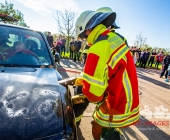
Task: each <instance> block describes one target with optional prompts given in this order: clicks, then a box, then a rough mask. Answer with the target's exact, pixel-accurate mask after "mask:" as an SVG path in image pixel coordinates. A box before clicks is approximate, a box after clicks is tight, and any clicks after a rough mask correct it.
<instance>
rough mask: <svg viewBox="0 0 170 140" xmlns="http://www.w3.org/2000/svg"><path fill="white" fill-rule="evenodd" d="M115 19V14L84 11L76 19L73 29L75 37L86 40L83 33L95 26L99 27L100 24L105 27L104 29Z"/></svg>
mask: <svg viewBox="0 0 170 140" xmlns="http://www.w3.org/2000/svg"><path fill="white" fill-rule="evenodd" d="M115 19H116V13H115V12H105V13H104V12H95V11H90V10H87V11H84V12H82V13H81V14H80V16H79V17H78V19H77V21H76V24H75V28H76V35H77V36H79V37H80V38H87V35H86V34H85V31H86V30H88V29H91V28H94V27H95V26H97V25H99V24H100V23H101V24H103V25H105V26H106V27H108V26H110V25H112V24H113V22H114V21H115Z"/></svg>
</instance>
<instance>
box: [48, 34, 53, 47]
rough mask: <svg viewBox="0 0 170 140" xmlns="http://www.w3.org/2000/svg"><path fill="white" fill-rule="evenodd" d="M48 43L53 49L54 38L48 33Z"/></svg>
mask: <svg viewBox="0 0 170 140" xmlns="http://www.w3.org/2000/svg"><path fill="white" fill-rule="evenodd" d="M47 41H48V44H49V45H50V47H52V45H53V36H51V32H48V35H47Z"/></svg>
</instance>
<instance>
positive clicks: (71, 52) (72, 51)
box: [70, 37, 76, 59]
mask: <svg viewBox="0 0 170 140" xmlns="http://www.w3.org/2000/svg"><path fill="white" fill-rule="evenodd" d="M75 45H76V44H75V40H74V37H72V39H71V41H70V58H71V59H73V56H74V55H73V54H74V50H75Z"/></svg>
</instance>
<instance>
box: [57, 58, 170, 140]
mask: <svg viewBox="0 0 170 140" xmlns="http://www.w3.org/2000/svg"><path fill="white" fill-rule="evenodd" d="M58 68H59V71H60V73H61V74H62V76H63V78H68V77H76V76H79V74H80V71H81V69H82V63H80V62H73V61H72V60H67V59H62V60H61V66H60V67H58ZM137 73H138V83H139V90H140V114H141V118H140V120H139V122H138V123H137V124H136V125H133V126H130V127H127V128H124V129H123V132H124V135H125V136H126V138H127V140H170V83H166V82H164V80H165V79H164V78H159V73H160V70H154V69H142V68H137ZM94 108H95V106H94V105H93V104H90V105H89V106H88V108H87V109H86V111H85V112H84V115H83V118H82V122H81V124H80V128H78V137H79V140H92V139H93V137H92V135H91V124H90V121H91V120H92V117H91V115H92V112H93V110H94Z"/></svg>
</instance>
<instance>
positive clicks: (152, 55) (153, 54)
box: [148, 50, 156, 67]
mask: <svg viewBox="0 0 170 140" xmlns="http://www.w3.org/2000/svg"><path fill="white" fill-rule="evenodd" d="M155 56H156V50H153V52H152V54H151V57H150V59H149V62H148V66H149V64H150V63H151V65H150V66H151V67H152V64H153V62H154V59H155Z"/></svg>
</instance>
